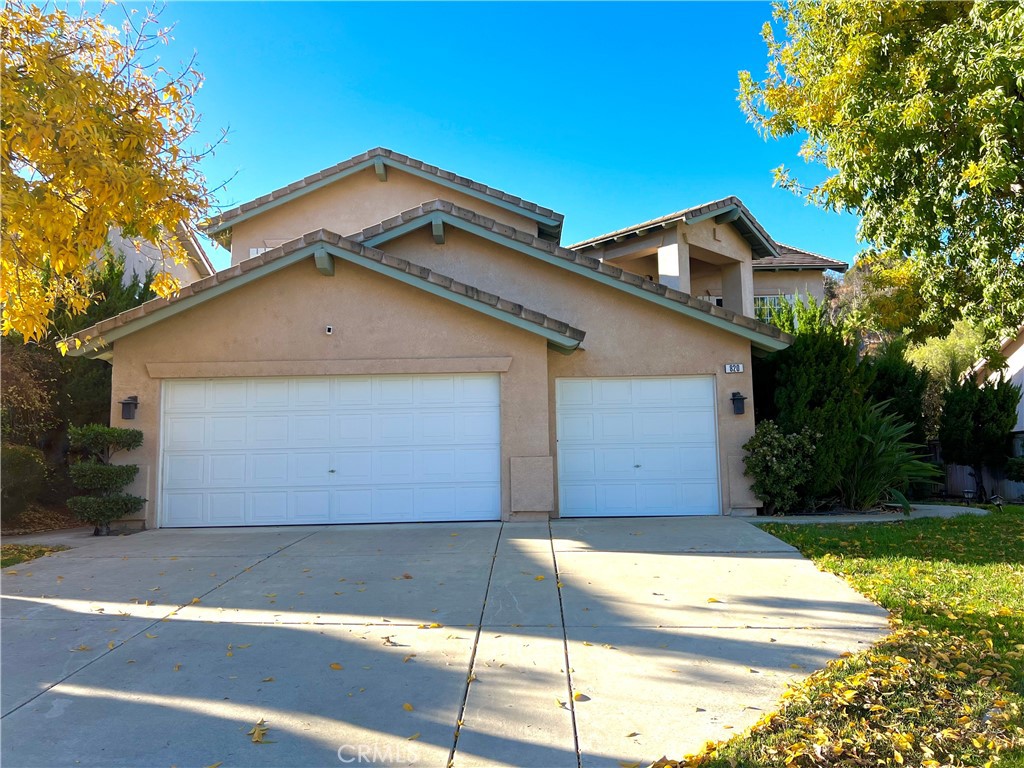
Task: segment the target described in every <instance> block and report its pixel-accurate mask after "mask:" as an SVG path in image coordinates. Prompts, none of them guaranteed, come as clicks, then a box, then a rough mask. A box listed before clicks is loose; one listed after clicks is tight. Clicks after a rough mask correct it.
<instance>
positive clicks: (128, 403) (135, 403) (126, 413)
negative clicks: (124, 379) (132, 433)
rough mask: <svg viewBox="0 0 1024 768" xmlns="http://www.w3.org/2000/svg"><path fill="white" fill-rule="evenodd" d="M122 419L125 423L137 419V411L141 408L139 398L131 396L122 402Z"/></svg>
mask: <svg viewBox="0 0 1024 768" xmlns="http://www.w3.org/2000/svg"><path fill="white" fill-rule="evenodd" d="M120 402H121V418H122V419H124V420H125V421H131V420H132V419H134V418H135V411H136V410H138V407H139V396H138V395H131V396H129V397H126V398H125V399H124V400H121V401H120Z"/></svg>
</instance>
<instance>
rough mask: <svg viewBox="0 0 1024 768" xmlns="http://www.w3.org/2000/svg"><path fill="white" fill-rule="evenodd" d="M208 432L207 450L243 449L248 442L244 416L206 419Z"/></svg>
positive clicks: (246, 423)
mask: <svg viewBox="0 0 1024 768" xmlns="http://www.w3.org/2000/svg"><path fill="white" fill-rule="evenodd" d="M207 423H208V428H209V431H210V444H209V446H205V447H209V448H217V449H221V448H244V447H245V446H246V445H247V444H248V442H249V440H248V421H247V419H246V417H245V416H213V417H210V418H208V419H207Z"/></svg>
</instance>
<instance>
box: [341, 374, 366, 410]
mask: <svg viewBox="0 0 1024 768" xmlns="http://www.w3.org/2000/svg"><path fill="white" fill-rule="evenodd" d="M331 389H332V390H333V394H334V403H333V404H334V406H336V407H338V408H364V407H365V406H368V405H372V404H373V380H372V379H371V378H370V377H368V376H367V377H356V376H346V377H344V378H337V379H334V380H333V381H332V382H331Z"/></svg>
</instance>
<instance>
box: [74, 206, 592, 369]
mask: <svg viewBox="0 0 1024 768" xmlns="http://www.w3.org/2000/svg"><path fill="white" fill-rule="evenodd" d="M421 224H422V223H421ZM318 253H326V254H328V255H332V256H335V257H337V258H340V259H342V260H344V261H348V262H351V263H352V264H356V265H357V266H360V267H365V268H367V269H369V270H371V271H373V272H377V273H378V274H381V275H385V276H386V277H390V278H393V279H395V280H398V281H399V282H401V283H405V284H406V285H411V286H412V287H414V288H419V289H420V290H421V291H426V292H427V293H430V294H433V295H434V296H438V297H440V298H442V299H447V300H448V301H451V302H453V303H455V304H459V305H460V306H463V307H467V308H468V309H473V310H476V311H477V312H480V313H482V314H484V315H487V316H489V317H493V318H494V319H495V320H500V321H501V322H503V323H507V324H509V325H512V326H515V327H516V328H520V329H522V330H524V331H529V332H530V333H533V334H535V335H537V336H541V337H543V338H544V339H546V340H547V342H548V344H549V345H554V346H556V347H558V348H560V349H563V350H565V351H566V353H569V352H572V351H573V350H575V349H576V348H577V347H579V345H580V342H578V341H576V340H575V339H570V338H568V337H567V336H563V335H562V334H560V333H558V332H557V331H553V330H551V329H550V328H545V327H544V326H542V325H537V324H536V323H531V322H530V321H529V320H523V319H522V318H519V317H516V316H515V315H510V314H509V313H507V312H503V311H501V310H500V309H497V308H496V307H492V306H490V305H489V304H485V303H484V302H482V301H477V300H476V299H471V298H469V297H468V296H460V295H459V294H457V293H453V292H452V291H449V290H448V289H447V288H444V287H443V286H440V285H435V284H434V283H430V282H427V281H426V280H424V279H423V278H420V277H416V276H414V275H410V274H408V273H407V272H402V271H401V270H398V269H394V268H392V267H389V266H387V265H385V264H381V263H380V262H378V261H374V260H373V259H368V258H366V257H365V256H359V255H358V254H354V253H352V252H351V251H347V250H345V249H343V248H338V247H336V246H333V245H330V244H324V243H316V244H314V245H310V246H306V247H305V248H300V249H299V250H297V251H295V252H294V253H292V254H289V255H288V256H285V257H283V258H280V259H276V260H275V261H272V262H270V263H269V264H264V265H263V266H261V267H256V268H255V269H253V270H252V271H251V272H247V273H245V274H244V275H241V276H239V277H236V278H234V279H233V280H230V281H228V282H226V283H221V284H219V285H216V286H214V287H212V288H207V289H206V290H205V291H201V292H200V293H197V294H195V295H193V296H189V297H187V298H185V299H182V300H181V301H177V302H174V303H173V304H170V305H169V306H166V307H164V308H163V309H160V310H157V311H156V312H153V313H152V314H149V315H144V316H143V317H141V318H139V319H138V320H134V321H132V322H130V323H127V324H125V325H122V326H120V327H119V328H115V329H114V330H112V331H110V333H106V334H102V335H100V336H98V337H97V338H96V340H95V341H94V342H90V343H89V344H87V345H84V346H83V347H81V348H80V349H77V350H72V351H71V353H70V354H73V355H75V356H79V355H85V356H89V357H100V356H107V357H109V352H110V350H109V345H110V344H112V343H113V342H115V341H116V340H118V339H120V338H123V337H125V336H127V335H129V334H131V333H135V332H136V331H141V330H142V329H143V328H147V327H149V326H150V325H153V324H154V323H159V322H161V321H163V320H167V319H168V318H171V317H173V316H174V315H176V314H178V313H179V312H184V311H186V310H188V309H191V308H192V307H195V306H197V305H199V304H202V303H203V302H205V301H208V300H210V299H213V298H216V297H217V296H220V295H221V294H223V293H227V292H228V291H230V290H233V289H235V288H241V287H242V286H243V285H246V284H247V283H251V282H252V281H254V280H258V279H260V278H261V277H265V276H267V275H269V274H272V273H273V272H277V271H278V270H280V269H284V268H285V267H290V266H291V265H292V264H295V263H297V262H300V261H302V260H303V259H307V258H309V257H310V256H314V257H315V256H316V255H317V254H318ZM101 339H102V341H103V342H105V345H104V346H103V347H98V346H97V343H96V342H98V341H99V340H101ZM94 352H99V354H92V353H94Z"/></svg>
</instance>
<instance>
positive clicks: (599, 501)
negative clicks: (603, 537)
mask: <svg viewBox="0 0 1024 768" xmlns="http://www.w3.org/2000/svg"><path fill="white" fill-rule="evenodd" d="M556 390H557V395H556V398H557V399H556V402H557V406H556V408H557V417H558V426H557V430H558V494H559V496H558V498H559V510H560V514H561V515H562V516H563V517H614V516H634V515H636V516H640V515H717V514H719V513H720V512H721V509H720V506H719V485H718V441H717V439H716V428H715V427H716V419H715V384H714V379H713V378H712V377H710V376H707V377H677V378H615V379H558V381H557V383H556Z"/></svg>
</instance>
